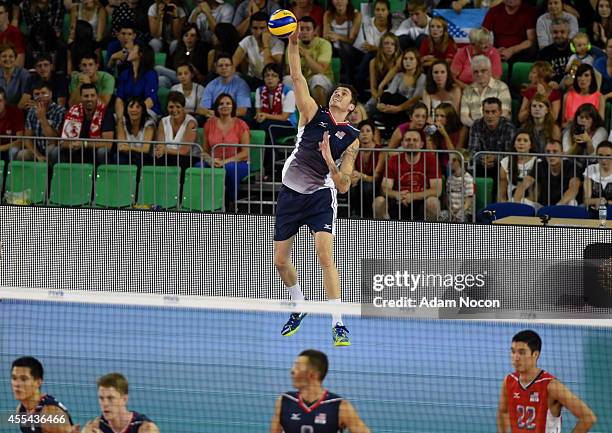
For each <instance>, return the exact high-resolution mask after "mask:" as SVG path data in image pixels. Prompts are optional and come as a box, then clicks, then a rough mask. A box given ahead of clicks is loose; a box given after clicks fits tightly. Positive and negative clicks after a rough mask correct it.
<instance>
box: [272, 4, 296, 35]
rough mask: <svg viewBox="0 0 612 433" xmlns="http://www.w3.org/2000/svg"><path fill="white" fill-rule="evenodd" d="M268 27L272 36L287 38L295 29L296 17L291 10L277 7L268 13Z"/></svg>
mask: <svg viewBox="0 0 612 433" xmlns="http://www.w3.org/2000/svg"><path fill="white" fill-rule="evenodd" d="M268 29H269V30H270V33H272V34H273V35H274V36H277V37H279V38H287V37H289V36H291V35H292V34H293V32H295V29H297V19H296V18H295V15H293V12H291V11H288V10H287V9H278V10H276V11H274V12H272V15H270V19H269V20H268Z"/></svg>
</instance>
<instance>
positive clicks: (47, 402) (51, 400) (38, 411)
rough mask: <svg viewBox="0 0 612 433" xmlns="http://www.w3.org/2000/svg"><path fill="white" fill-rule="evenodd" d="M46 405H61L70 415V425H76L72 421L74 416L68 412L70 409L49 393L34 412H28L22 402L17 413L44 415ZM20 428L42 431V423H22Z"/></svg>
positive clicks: (30, 431)
mask: <svg viewBox="0 0 612 433" xmlns="http://www.w3.org/2000/svg"><path fill="white" fill-rule="evenodd" d="M45 406H57V407H59V408H60V409H61V410H63V411H64V412H65V413H66V416H67V417H68V422H69V423H70V425H74V423H73V422H72V418H71V417H70V414H69V413H68V409H66V406H64V405H63V404H62V403H61V402H59V401H58V400H57V399H56V398H55V397H53V396H52V395H48V394H45V395H43V396H42V397H41V398H40V400H39V401H38V404H37V405H36V407H35V408H34V411H33V412H28V410H27V409H26V408H25V406H24V405H23V404H20V405H19V409H18V410H17V413H19V414H28V415H36V414H40V415H42V413H41V412H42V410H43V409H44V407H45ZM19 430H21V431H22V432H23V433H42V428H41V424H38V425H35V424H32V425H30V424H26V425H22V426H20V427H19Z"/></svg>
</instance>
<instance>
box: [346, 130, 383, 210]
mask: <svg viewBox="0 0 612 433" xmlns="http://www.w3.org/2000/svg"><path fill="white" fill-rule="evenodd" d="M374 131H376V127H375V126H374V122H372V121H371V120H364V121H362V122H361V123H360V124H359V147H360V148H361V149H362V150H360V151H359V154H358V155H357V159H356V160H355V169H354V170H353V175H352V176H351V181H352V182H351V186H352V188H351V190H350V202H349V203H350V208H351V216H357V217H361V218H372V203H373V202H374V198H375V197H376V194H377V193H378V188H377V183H378V180H379V179H380V176H379V175H380V172H377V171H376V170H375V169H376V165H377V163H378V160H379V156H380V152H376V151H374V152H373V151H371V150H363V149H365V148H368V149H375V148H378V147H380V145H379V143H377V142H376V140H375V135H374Z"/></svg>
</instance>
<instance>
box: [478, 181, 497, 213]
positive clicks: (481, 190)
mask: <svg viewBox="0 0 612 433" xmlns="http://www.w3.org/2000/svg"><path fill="white" fill-rule="evenodd" d="M474 187H475V189H476V213H479V212H480V211H482V210H483V209H484V208H485V206H487V205H489V204H491V203H493V179H491V178H490V177H477V178H475V179H474Z"/></svg>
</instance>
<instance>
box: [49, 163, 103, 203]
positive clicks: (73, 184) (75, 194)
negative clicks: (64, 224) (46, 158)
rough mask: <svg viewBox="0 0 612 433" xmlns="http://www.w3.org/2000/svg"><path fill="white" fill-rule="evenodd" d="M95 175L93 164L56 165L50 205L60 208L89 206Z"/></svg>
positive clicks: (52, 180)
mask: <svg viewBox="0 0 612 433" xmlns="http://www.w3.org/2000/svg"><path fill="white" fill-rule="evenodd" d="M93 173H94V166H93V165H92V164H68V163H58V164H55V165H54V166H53V179H51V192H50V193H49V203H51V204H54V205H58V206H87V205H89V204H90V203H91V187H92V181H93Z"/></svg>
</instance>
